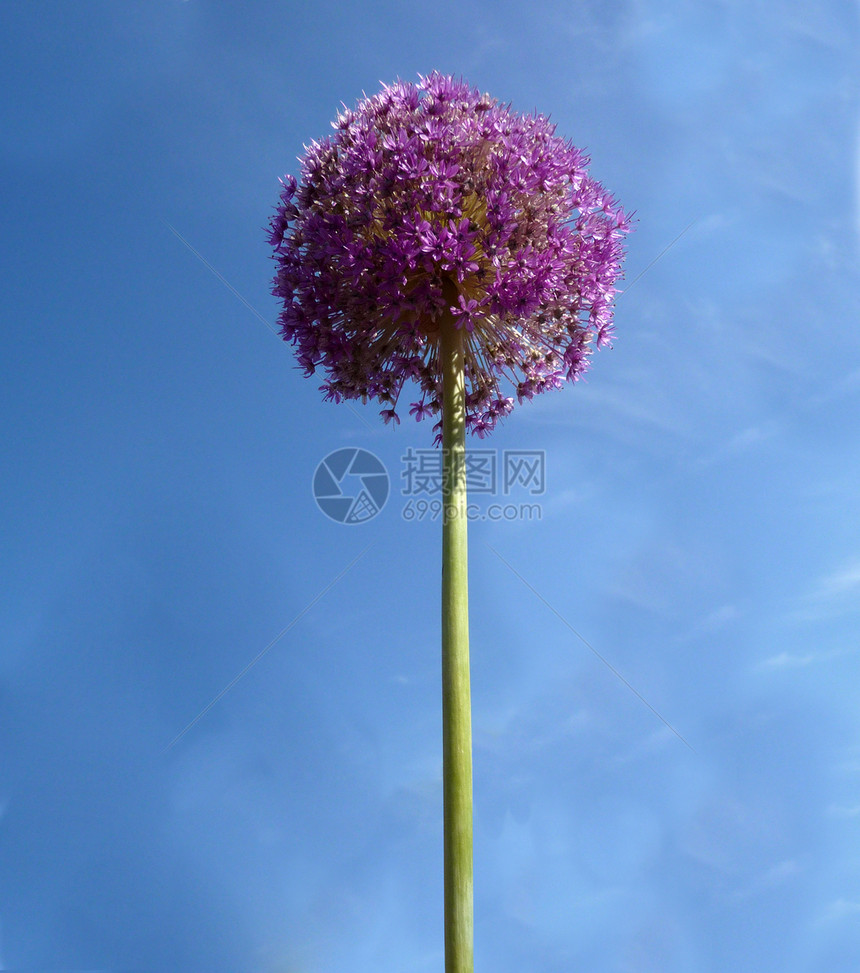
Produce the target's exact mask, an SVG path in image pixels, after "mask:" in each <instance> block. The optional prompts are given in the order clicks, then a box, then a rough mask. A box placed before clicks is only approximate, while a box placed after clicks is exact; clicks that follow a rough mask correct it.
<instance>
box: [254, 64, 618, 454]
mask: <svg viewBox="0 0 860 973" xmlns="http://www.w3.org/2000/svg"><path fill="white" fill-rule="evenodd" d="M332 124H333V127H334V129H335V131H334V134H333V135H331V136H329V137H327V138H325V139H323V140H321V141H319V142H312V143H311V145H310V147H309V148H308V149H307V152H306V155H305V156H304V158H303V159H302V161H301V178H300V181H299V182H296V180H295V179H294V178H293V177H292V176H286V177H285V179H284V180H282V183H283V191H282V193H281V197H280V203H279V205H278V207H277V210H276V213H275V216H274V217H273V218H272V220H271V244H272V246H273V247H274V248H275V254H274V257H275V260H276V261H277V264H278V272H277V276H276V278H275V286H274V288H273V293H274V294H275V295H276V296H278V297H280V298H282V299H283V302H284V308H283V311H282V312H281V317H280V324H281V330H282V334H283V336H284V338H285V339H286V340H290V341H292V342H293V344H294V345H295V348H296V353H297V356H298V361H299V363H300V364H301V365H302V366H303V367H304V369H305V372H306V373H307V374H308V375H311V374H313V373H314V372H315V371H316V370H317V368H322V369H323V370H324V372H325V374H326V380H325V382H324V384H323V385H322V390H323V391H324V392H325V393H326V398H329V399H333V400H335V401H340V400H341V399H352V398H361V399H363V400H365V401H366V400H367V399H376V400H378V401H379V402H380V403H381V404H382V405H383V406H384V408H383V410H382V413H381V414H382V416H383V418H384V419H385V421H386V422H390V421H392V420H394V421H395V422H399V421H400V419H399V415H398V411H397V409H398V404H399V400H400V396H401V392H402V391H403V388H404V385H406V384H407V382H409V381H410V380H413V381H414V382H415V383H417V386H418V389H419V397H418V400H417V401H414V402H411V403H409V405H408V406H407V408H408V411H409V412H410V413H411V414H412V415H414V416H415V417H416V419H419V420H420V419H422V418H424V417H425V416H434V415H437V414H438V413H440V412H441V408H442V405H441V404H442V376H441V367H440V362H439V352H440V337H439V332H440V326H441V325H442V322H443V321H445V320H453V323H454V326H455V327H456V328H459V329H464V331H465V344H464V347H465V389H466V401H465V407H466V424H467V427H468V428H469V429H470V430H471V431H472V432H473V433H476V434H477V435H479V436H483V435H485V434H486V433H487V432H489V431H490V430H492V429H493V427H494V426H495V424H496V422H497V421H498V420H499V419H500V418H501V417H502V416H504V415H507V414H508V413H509V412H510V410H511V408H512V406H513V398H511V397H509V396H507V395H506V394H505V391H506V390H509V389H510V388H511V387H512V389H513V390H515V392H516V395H517V397H518V399H519V401H520V402H522V401H523V400H524V399H530V398H531V397H532V396H533V395H535V394H537V393H539V392H544V391H546V390H547V389H551V388H558V387H559V386H561V385H562V384H563V383H564V381H566V380H567V381H575V380H576V379H577V378H578V377H579V376H580V375H581V374H582V373H583V372H584V371H585V369H586V367H587V364H588V356H589V355H590V354H591V351H592V347H593V346H597V347H600V346H601V345H603V344H605V343H606V342H607V341H608V340H609V337H610V334H611V328H612V306H613V296H614V294H615V293H616V289H615V286H614V285H615V283H616V281H617V280H618V278H619V277H620V276H621V261H622V258H623V247H622V237H623V235H624V234H625V233H626V232H628V231H629V229H630V217H629V216H628V215H626V214H625V213H624V212H623V211H622V209H621V207H620V206H619V205H618V204H617V203H616V201H615V200H614V199H613V197H612V196H610V195H609V194H608V193H607V192H606V191H605V190H604V189H603V188H602V187H601V186H600V185H599V184H598V183H597V182H595V181H594V180H593V179H591V178H590V177H589V176H588V173H587V171H586V166H587V163H588V161H589V160H588V158H587V157H586V156H585V155H584V154H583V153H582V152H581V151H580V150H579V149H577V148H575V147H574V146H572V145H571V144H570V143H569V142H566V141H564V140H563V139H561V138H559V137H557V136H556V135H555V126H554V125H552V124H551V123H550V122H549V120H548V119H547V118H545V117H544V116H542V115H518V114H515V113H514V112H512V111H511V110H510V109H509V108H508V107H505V106H503V105H500V104H499V103H498V102H497V101H496V100H494V99H492V98H490V97H489V96H488V95H482V94H480V93H479V92H478V91H477V90H474V89H472V88H470V87H469V86H468V85H467V84H465V83H464V82H463V81H458V80H456V79H454V78H452V77H446V76H443V75H440V74H436V73H434V74H431V75H430V76H429V77H427V78H421V80H420V81H419V83H418V84H406V83H400V82H398V83H396V84H394V85H392V86H390V87H384V88H383V90H382V91H381V92H380V93H379V94H378V95H375V96H374V97H372V98H366V99H365V100H363V101H362V102H361V103H360V104H359V105H358V106H357V108H356V109H355V110H354V111H351V110H349V109H345V110H344V111H343V112H342V113H341V114H340V115H339V116H338V118H337V120H336V121H335V122H333V123H332ZM447 316H450V317H447ZM507 383H510V386H508V385H507ZM438 428H441V424H440V425H439V426H437V429H438Z"/></svg>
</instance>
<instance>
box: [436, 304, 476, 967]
mask: <svg viewBox="0 0 860 973" xmlns="http://www.w3.org/2000/svg"><path fill="white" fill-rule="evenodd" d="M440 356H441V366H442V392H443V396H442V450H443V464H444V472H443V493H442V502H443V508H444V509H443V520H442V778H443V792H444V807H445V823H444V835H445V973H473V969H474V965H473V939H474V932H473V907H472V713H471V700H470V690H469V593H468V584H469V577H468V556H467V542H468V539H467V531H466V527H467V523H468V521H467V517H466V400H465V377H464V372H463V360H464V356H463V331H462V329H461V330H458V329H456V328H455V327H454V323H453V319H452V318H451V316H450V315H446V316H445V317H444V319H443V320H442V323H441V327H440Z"/></svg>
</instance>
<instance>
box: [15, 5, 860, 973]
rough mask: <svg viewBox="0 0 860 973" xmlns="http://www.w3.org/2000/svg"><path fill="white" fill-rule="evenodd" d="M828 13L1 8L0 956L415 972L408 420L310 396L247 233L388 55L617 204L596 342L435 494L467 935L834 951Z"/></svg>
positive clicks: (843, 941)
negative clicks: (529, 504) (458, 763)
mask: <svg viewBox="0 0 860 973" xmlns="http://www.w3.org/2000/svg"><path fill="white" fill-rule="evenodd" d="M858 15H860V8H858V5H857V4H856V3H849V2H847V0H843V2H835V0H833V2H817V3H813V4H812V5H810V4H808V3H801V2H799V0H797V2H795V0H777V2H769V3H762V2H750V0H744V2H741V0H722V2H710V3H694V2H692V0H690V2H681V0H674V2H669V3H666V2H662V3H658V2H656V0H629V2H624V3H617V4H604V3H599V2H597V0H593V2H592V0H582V2H551V0H537V2H535V3H533V4H531V5H525V4H514V3H511V2H497V3H489V2H486V0H481V2H478V0H465V2H461V3H456V4H455V3H453V2H449V0H440V2H437V3H435V4H433V5H431V6H429V7H426V6H424V7H412V6H411V5H408V4H403V3H399V2H397V3H395V2H377V3H366V4H346V3H334V2H322V3H319V4H317V5H309V4H297V3H292V2H271V0H270V2H256V3H253V2H252V3H249V4H239V3H217V4H216V3H213V2H207V0H186V2H180V0H150V2H147V3H128V2H123V3H109V2H102V3H98V2H91V0H84V2H80V3H71V2H68V3H62V2H37V0H28V2H13V0H7V2H5V3H3V4H2V5H0V37H2V38H3V39H2V41H0V45H2V49H3V50H2V58H0V77H2V85H3V90H4V92H5V97H4V99H3V104H2V106H0V116H2V128H3V132H4V137H3V140H2V147H0V167H2V181H3V188H4V207H3V217H2V218H3V230H4V232H3V235H2V238H0V249H2V274H3V297H4V302H3V303H4V313H3V321H4V324H3V329H2V341H3V353H2V359H0V369H2V383H0V408H2V415H3V424H2V430H3V459H2V465H3V476H2V478H0V510H2V521H0V523H2V526H0V529H2V535H0V552H2V553H0V557H2V565H3V569H4V570H3V575H4V583H3V585H2V591H0V604H2V622H0V625H2V629H0V631H2V636H0V968H2V969H8V970H47V969H64V970H72V969H81V970H83V969H86V970H96V969H98V970H111V971H130V970H137V971H150V970H152V971H201V973H203V971H205V973H335V971H338V973H339V971H344V970H349V971H350V973H364V971H371V970H372V971H377V970H380V969H391V970H397V971H403V973H425V971H431V970H432V971H436V970H439V969H441V968H442V926H441V908H442V906H441V903H442V878H441V746H440V733H441V729H440V702H439V677H440V672H439V658H438V656H439V621H438V598H439V584H438V580H439V559H440V551H439V546H440V537H439V535H440V530H439V524H438V522H433V521H432V520H431V519H430V518H429V517H426V518H424V519H423V520H422V521H420V522H419V521H418V520H415V519H413V520H411V521H410V520H406V519H405V518H404V509H405V505H406V503H407V500H408V498H406V497H404V496H403V495H402V494H401V493H400V489H399V488H400V474H401V471H402V469H403V460H402V457H403V456H404V455H405V454H406V453H407V451H408V450H410V449H411V450H413V451H415V450H426V449H427V448H428V447H429V446H430V428H429V424H427V423H422V424H415V423H412V422H408V421H404V423H403V424H402V425H401V426H400V427H399V428H397V429H396V430H392V429H391V428H390V427H384V426H383V425H382V423H381V421H379V420H378V418H377V408H376V407H374V406H367V407H362V406H360V405H359V406H355V407H354V408H349V407H346V406H334V405H331V404H324V403H323V402H322V400H321V396H320V394H319V393H318V391H317V388H316V383H315V382H314V381H307V380H305V379H303V378H302V376H301V373H300V372H299V371H298V370H297V369H296V368H295V367H294V363H293V358H292V354H291V352H290V349H289V348H288V347H287V346H286V345H284V344H283V342H280V341H279V340H278V338H277V337H276V336H275V335H273V333H272V331H271V327H270V326H271V324H272V322H274V320H275V318H276V315H277V306H276V303H275V300H274V298H272V297H271V296H270V294H269V286H270V285H269V281H270V276H271V274H272V268H273V265H272V263H271V261H270V260H269V252H268V248H267V245H266V241H265V234H264V232H263V230H262V227H263V226H264V224H265V223H266V221H267V220H268V217H269V215H270V213H271V211H272V207H273V205H274V203H275V200H276V198H277V190H278V183H277V179H278V177H279V176H281V175H282V174H284V173H285V172H290V171H293V172H294V171H295V170H296V162H295V159H296V156H297V155H298V154H299V153H300V152H301V150H302V143H303V142H308V141H309V140H310V139H312V138H316V137H319V136H321V135H324V134H325V133H326V132H327V131H328V130H329V121H330V119H331V118H333V117H334V115H335V114H336V112H337V109H338V106H339V104H340V102H341V101H344V102H346V103H347V104H353V103H354V102H355V101H356V100H357V99H358V98H359V97H360V96H361V93H362V91H367V92H368V93H370V92H373V91H375V90H376V89H377V88H378V86H379V82H380V81H391V80H394V79H395V78H396V77H398V76H399V77H402V78H403V79H406V80H414V79H415V78H416V77H417V75H418V74H419V73H426V72H429V71H431V70H433V69H438V70H440V71H445V72H451V73H455V74H458V75H459V74H462V75H464V76H465V77H466V78H467V79H468V80H469V81H471V82H472V83H473V84H475V85H476V86H478V87H480V88H482V89H485V90H487V91H489V92H491V93H492V94H493V95H495V96H496V97H498V98H499V99H501V100H502V101H505V102H511V103H512V104H513V107H514V108H515V109H517V110H521V111H531V110H532V109H535V108H536V109H538V110H539V111H542V112H544V113H547V114H549V115H550V116H551V117H552V118H553V120H554V121H555V122H556V123H557V124H558V127H559V131H560V133H562V134H564V135H565V136H566V137H570V138H571V139H572V140H573V141H574V142H575V143H576V144H577V145H579V146H580V147H583V148H585V149H587V150H588V151H589V153H590V154H591V156H592V172H593V174H594V175H595V176H596V177H597V178H598V179H599V180H600V181H601V182H603V183H604V184H605V185H606V186H607V187H608V188H610V189H611V190H612V191H613V192H614V193H616V194H617V196H618V198H619V199H620V200H621V201H622V202H623V204H624V205H625V207H626V208H628V209H631V210H636V213H637V217H638V221H639V222H638V224H637V229H636V232H635V233H634V234H633V235H632V236H631V237H630V240H629V243H630V252H629V257H628V260H627V265H626V269H627V278H626V286H627V290H626V291H625V293H623V294H622V295H621V296H620V297H619V300H618V306H617V315H616V341H615V343H614V347H613V348H612V350H606V351H602V352H600V353H599V354H598V355H596V356H595V358H594V360H593V367H592V370H591V372H590V373H589V375H588V379H587V381H586V382H582V383H579V384H578V385H577V386H576V387H572V388H567V389H565V390H564V391H560V392H558V393H555V394H553V395H546V396H542V397H540V398H539V399H537V400H535V401H534V402H532V403H530V404H526V405H524V406H523V407H522V408H517V409H515V411H514V412H513V414H512V415H511V416H510V417H509V418H508V420H507V421H506V422H505V423H504V425H503V427H501V428H500V429H499V430H497V432H496V433H495V434H494V435H493V437H492V438H490V439H489V440H486V441H484V442H483V443H481V444H480V445H481V446H482V447H484V448H490V449H492V450H497V451H498V456H499V457H502V455H503V452H504V451H505V450H538V451H543V452H544V454H545V457H546V467H545V471H546V492H545V493H544V494H542V495H540V496H539V497H537V498H536V499H537V500H538V501H539V503H540V507H541V516H540V519H531V520H528V519H526V518H524V517H523V518H517V519H513V520H511V521H491V520H490V519H488V518H485V519H477V520H476V521H475V522H474V524H473V527H472V531H471V551H470V556H471V562H470V573H471V593H470V594H471V613H472V615H471V638H472V666H473V669H472V684H473V708H474V713H473V721H474V724H473V725H474V759H475V826H476V843H475V868H476V969H477V970H478V971H486V973H490V971H492V973H567V971H570V970H574V969H588V970H592V971H594V973H649V971H655V973H656V971H659V973H718V971H719V973H722V971H725V970H726V969H732V970H735V971H737V973H747V971H749V973H770V971H779V973H819V971H821V970H829V971H834V973H840V971H849V970H851V971H853V970H856V969H857V968H858V967H860V720H858V707H857V686H858V679H860V653H858V648H860V645H858V620H860V499H858V498H860V489H858V487H860V451H858V446H860V435H858V431H857V430H858V422H857V414H858V407H860V330H858V320H860V314H858V311H860V301H858V284H860V247H858V234H860V208H859V207H858V195H860V160H858V148H860V69H858V61H857V58H856V54H857V49H858V42H860V16H858ZM679 234H680V237H679ZM183 241H185V242H183ZM673 241H675V242H674V243H673ZM669 244H672V246H671V247H669V249H668V250H666V251H665V253H662V256H660V257H659V259H658V260H657V261H656V263H654V260H655V258H657V257H658V256H659V255H660V254H661V252H663V251H664V249H665V248H666V247H667V246H668V245H669ZM192 248H193V250H192ZM193 251H196V253H195V252H193ZM219 275H220V277H219ZM640 275H641V276H640ZM225 282H226V284H227V285H229V286H225ZM237 295H239V297H237ZM240 298H241V300H240ZM267 322H268V325H269V326H267ZM346 447H350V448H360V449H365V450H367V451H369V452H372V453H373V454H374V455H376V456H377V457H379V459H380V460H381V461H382V463H383V464H384V465H385V467H386V468H387V469H388V471H389V473H390V475H391V478H392V492H391V495H390V497H389V499H388V502H387V504H386V506H385V507H384V508H383V509H382V511H381V512H380V513H379V514H378V515H377V516H375V517H374V518H372V519H371V520H369V521H368V522H366V523H364V524H362V525H358V526H345V525H342V524H339V523H335V522H333V521H332V520H330V519H327V518H326V517H325V516H324V515H323V514H322V513H321V512H320V511H319V510H318V509H317V507H316V506H315V504H314V500H313V497H312V494H311V483H312V478H313V476H314V471H315V470H316V468H317V466H318V464H319V463H320V462H321V461H322V460H323V458H324V457H325V456H326V455H327V454H329V453H331V452H332V451H334V450H337V449H342V448H346ZM490 499H491V498H487V497H485V498H483V499H482V500H481V504H480V509H481V510H482V511H484V512H485V513H486V512H487V503H488V501H489V500H490ZM514 499H516V502H520V501H521V500H527V499H529V498H528V497H525V496H524V495H523V496H519V495H518V496H517V497H516V498H514V497H513V495H512V497H511V500H512V501H513V500H514ZM332 582H335V583H334V584H333V585H332ZM524 582H526V583H524ZM575 633H579V635H581V636H582V638H583V639H585V640H586V641H587V642H588V643H589V644H590V645H591V646H592V647H593V649H594V650H595V652H596V653H597V654H595V652H592V651H590V650H589V648H588V647H587V646H586V645H585V644H584V643H583V641H582V640H581V639H580V638H578V637H577V635H576V634H575ZM278 636H280V637H279V638H278V639H277V641H276V642H275V643H274V644H271V643H272V642H273V640H274V639H276V637H278ZM267 646H270V647H269V648H268V650H267V651H264V650H266V648H267ZM261 653H262V654H261ZM598 655H599V656H600V657H602V660H604V661H601V658H600V657H598ZM258 656H259V658H258ZM254 660H257V661H256V662H254ZM252 662H253V663H254V664H253V665H251V666H250V668H248V667H249V664H250V663H252ZM605 663H606V664H605ZM609 666H611V667H612V668H611V669H610V668H609ZM613 670H614V671H613ZM242 673H244V675H242V678H241V679H239V680H238V681H237V682H235V683H234V684H233V685H232V686H231V683H233V681H234V680H235V679H236V677H237V676H238V675H240V674H242ZM619 675H620V676H621V677H623V680H626V683H627V684H629V685H625V682H624V681H622V679H621V678H619ZM228 686H230V688H229V691H227V692H226V693H224V694H223V695H221V696H220V698H219V694H221V693H222V692H223V690H224V689H225V688H226V687H228ZM629 687H633V689H634V690H635V693H634V692H633V691H631V688H629ZM637 694H638V695H637ZM640 697H641V698H640ZM643 699H644V700H645V701H647V705H646V702H643ZM216 700H217V701H216ZM213 701H215V702H214V705H211V707H210V703H213ZM207 707H209V708H208V709H207ZM201 714H202V715H201ZM656 714H659V715H656ZM198 717H199V719H198ZM195 721H196V722H195ZM663 721H665V722H663ZM189 724H193V725H191V726H190V728H189ZM667 724H669V725H667ZM186 728H187V731H186V732H183V731H184V730H186ZM177 737H179V739H177ZM682 738H683V739H682Z"/></svg>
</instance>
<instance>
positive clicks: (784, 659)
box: [757, 652, 820, 669]
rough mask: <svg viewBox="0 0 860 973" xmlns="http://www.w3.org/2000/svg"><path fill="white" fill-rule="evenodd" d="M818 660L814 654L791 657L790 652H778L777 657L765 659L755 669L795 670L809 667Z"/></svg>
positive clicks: (817, 656)
mask: <svg viewBox="0 0 860 973" xmlns="http://www.w3.org/2000/svg"><path fill="white" fill-rule="evenodd" d="M818 658H820V656H819V655H817V654H816V653H815V652H810V653H808V654H807V655H793V654H792V653H790V652H780V653H779V655H772V656H771V657H770V658H769V659H765V660H764V662H760V663H759V664H758V666H757V668H758V669H797V668H800V667H802V666H808V665H810V664H811V663H813V662H815V660H816V659H818Z"/></svg>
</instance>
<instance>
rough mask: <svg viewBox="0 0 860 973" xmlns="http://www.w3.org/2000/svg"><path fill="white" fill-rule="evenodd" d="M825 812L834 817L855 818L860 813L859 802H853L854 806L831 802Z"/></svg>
mask: <svg viewBox="0 0 860 973" xmlns="http://www.w3.org/2000/svg"><path fill="white" fill-rule="evenodd" d="M827 813H828V814H829V815H831V816H832V817H834V818H856V817H857V816H858V815H860V804H855V805H854V807H845V806H844V805H841V804H831V805H830V807H828V808H827Z"/></svg>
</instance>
